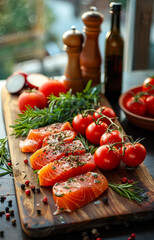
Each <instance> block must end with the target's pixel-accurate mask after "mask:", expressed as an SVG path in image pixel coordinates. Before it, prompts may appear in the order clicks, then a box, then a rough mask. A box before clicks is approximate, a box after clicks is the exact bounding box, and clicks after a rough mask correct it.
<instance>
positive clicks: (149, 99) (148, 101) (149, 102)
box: [146, 95, 154, 116]
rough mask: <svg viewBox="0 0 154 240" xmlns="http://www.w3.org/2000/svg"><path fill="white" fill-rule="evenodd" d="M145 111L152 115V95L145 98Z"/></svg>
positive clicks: (153, 101)
mask: <svg viewBox="0 0 154 240" xmlns="http://www.w3.org/2000/svg"><path fill="white" fill-rule="evenodd" d="M146 107H147V112H148V113H150V114H151V115H153V116H154V96H152V95H151V96H148V97H147V98H146Z"/></svg>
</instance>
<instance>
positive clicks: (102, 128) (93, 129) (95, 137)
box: [86, 122, 108, 145]
mask: <svg viewBox="0 0 154 240" xmlns="http://www.w3.org/2000/svg"><path fill="white" fill-rule="evenodd" d="M107 128H108V125H107V124H106V123H105V122H100V123H99V124H96V123H95V122H92V123H90V124H89V125H88V127H87V128H86V138H87V139H88V140H89V142H91V143H93V144H97V145H99V143H100V138H101V136H102V134H103V133H105V132H106V130H107Z"/></svg>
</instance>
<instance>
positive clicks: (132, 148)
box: [120, 143, 146, 167]
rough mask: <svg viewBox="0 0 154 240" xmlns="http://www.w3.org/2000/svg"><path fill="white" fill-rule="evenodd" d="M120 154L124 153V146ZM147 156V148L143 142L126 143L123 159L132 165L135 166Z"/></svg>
mask: <svg viewBox="0 0 154 240" xmlns="http://www.w3.org/2000/svg"><path fill="white" fill-rule="evenodd" d="M120 154H123V148H121V149H120ZM145 157H146V149H145V147H144V146H143V145H142V144H141V143H134V144H132V143H126V144H125V152H124V155H122V161H123V162H124V163H125V164H126V165H128V166H130V167H135V166H138V165H140V164H141V163H142V162H143V161H144V159H145Z"/></svg>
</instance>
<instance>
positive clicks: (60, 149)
mask: <svg viewBox="0 0 154 240" xmlns="http://www.w3.org/2000/svg"><path fill="white" fill-rule="evenodd" d="M85 152H86V150H85V148H84V146H83V144H82V142H81V141H80V140H74V141H72V142H68V143H64V142H60V143H55V144H53V145H52V146H50V145H47V146H46V147H43V148H40V149H39V150H37V151H36V152H35V153H33V154H32V156H31V157H30V163H31V167H32V168H33V169H37V170H39V169H41V168H42V167H43V166H45V165H46V164H47V163H50V162H52V161H54V160H57V159H59V158H61V157H62V156H68V155H75V154H76V155H78V154H83V153H85Z"/></svg>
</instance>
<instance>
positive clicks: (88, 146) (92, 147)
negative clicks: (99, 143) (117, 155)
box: [75, 133, 98, 154]
mask: <svg viewBox="0 0 154 240" xmlns="http://www.w3.org/2000/svg"><path fill="white" fill-rule="evenodd" d="M75 139H77V140H80V141H81V142H82V144H83V146H84V147H85V149H86V152H87V153H91V154H93V153H94V152H95V151H96V149H97V148H98V147H95V145H91V144H90V143H89V141H88V139H85V138H84V137H83V136H82V135H81V134H80V133H79V134H78V136H76V137H75Z"/></svg>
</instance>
